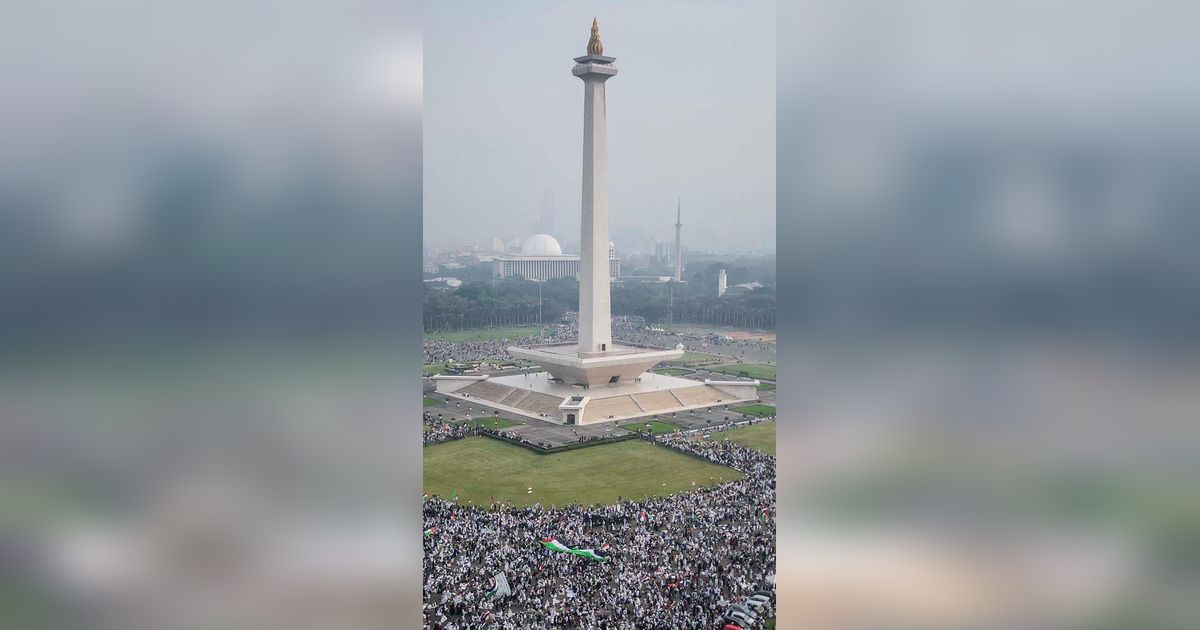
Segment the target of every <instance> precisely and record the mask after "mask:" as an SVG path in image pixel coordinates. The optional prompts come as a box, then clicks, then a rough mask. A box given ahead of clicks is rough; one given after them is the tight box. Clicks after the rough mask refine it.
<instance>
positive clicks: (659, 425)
mask: <svg viewBox="0 0 1200 630" xmlns="http://www.w3.org/2000/svg"><path fill="white" fill-rule="evenodd" d="M621 428H622V429H629V430H630V431H637V432H638V433H645V432H646V431H647V430H649V431H650V432H651V433H653V434H654V435H658V434H659V433H672V432H674V431H677V430H678V429H679V427H677V426H675V425H673V424H668V423H666V422H659V421H658V420H651V421H650V428H649V429H647V428H646V423H645V422H633V423H630V424H622V425H621Z"/></svg>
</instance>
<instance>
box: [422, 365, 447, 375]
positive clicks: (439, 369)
mask: <svg viewBox="0 0 1200 630" xmlns="http://www.w3.org/2000/svg"><path fill="white" fill-rule="evenodd" d="M421 372H423V373H424V375H425V376H433V375H434V374H444V373H445V372H446V364H445V363H431V364H429V365H422V366H421Z"/></svg>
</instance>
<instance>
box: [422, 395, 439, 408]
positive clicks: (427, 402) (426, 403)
mask: <svg viewBox="0 0 1200 630" xmlns="http://www.w3.org/2000/svg"><path fill="white" fill-rule="evenodd" d="M440 404H442V401H440V400H438V399H436V398H430V397H428V396H422V397H421V406H423V407H432V406H434V405H440Z"/></svg>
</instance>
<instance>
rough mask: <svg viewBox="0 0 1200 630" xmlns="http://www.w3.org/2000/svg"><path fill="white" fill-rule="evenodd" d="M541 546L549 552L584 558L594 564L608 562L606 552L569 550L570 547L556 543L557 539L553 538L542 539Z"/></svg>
mask: <svg viewBox="0 0 1200 630" xmlns="http://www.w3.org/2000/svg"><path fill="white" fill-rule="evenodd" d="M542 546H543V547H545V548H547V549H549V550H550V551H557V552H559V553H572V554H575V555H577V556H583V557H584V558H587V559H588V560H594V561H596V562H608V552H607V551H603V550H602V551H596V550H595V549H579V548H571V547H568V546H566V545H564V544H562V543H560V542H558V539H557V538H553V537H551V538H543V539H542Z"/></svg>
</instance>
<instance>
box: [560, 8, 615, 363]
mask: <svg viewBox="0 0 1200 630" xmlns="http://www.w3.org/2000/svg"><path fill="white" fill-rule="evenodd" d="M614 61H616V59H615V58H614V57H605V56H604V45H603V44H601V43H600V24H599V23H598V22H597V21H596V20H595V19H593V20H592V37H591V39H590V40H588V46H587V54H586V55H584V56H582V57H576V58H575V68H574V69H572V70H571V74H574V75H575V76H577V77H579V78H580V79H583V216H582V220H581V221H580V238H579V354H580V356H581V357H589V356H596V354H597V353H602V352H608V351H609V350H611V349H612V315H611V312H610V286H609V271H608V265H609V262H608V145H607V142H606V136H607V118H606V111H605V104H604V84H605V82H606V81H608V79H609V78H611V77H613V76H616V74H617V68H616V67H615V66H613V65H612V62H614Z"/></svg>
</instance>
